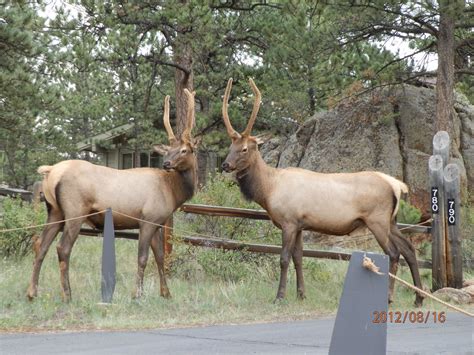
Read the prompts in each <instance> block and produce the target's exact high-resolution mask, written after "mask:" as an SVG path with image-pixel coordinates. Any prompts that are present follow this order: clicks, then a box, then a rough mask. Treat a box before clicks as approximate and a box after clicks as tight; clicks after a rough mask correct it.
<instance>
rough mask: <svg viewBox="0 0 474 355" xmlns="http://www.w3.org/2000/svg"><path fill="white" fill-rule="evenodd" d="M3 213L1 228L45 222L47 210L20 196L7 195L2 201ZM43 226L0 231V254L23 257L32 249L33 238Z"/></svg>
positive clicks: (0, 219) (0, 220)
mask: <svg viewBox="0 0 474 355" xmlns="http://www.w3.org/2000/svg"><path fill="white" fill-rule="evenodd" d="M2 208H3V213H2V216H1V218H0V230H4V229H13V228H21V227H27V226H32V225H37V224H42V223H45V220H46V211H45V208H44V207H43V206H41V208H37V209H35V208H33V205H32V204H30V203H28V202H24V201H22V200H21V199H20V198H11V197H7V198H5V199H4V200H3V201H2ZM41 230H42V228H36V229H23V230H18V231H11V232H6V233H0V255H1V256H3V257H22V256H25V255H27V254H28V253H29V252H30V251H31V250H32V247H31V246H32V242H33V240H32V238H33V236H34V235H35V234H38V233H40V232H41Z"/></svg>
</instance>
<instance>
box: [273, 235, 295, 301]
mask: <svg viewBox="0 0 474 355" xmlns="http://www.w3.org/2000/svg"><path fill="white" fill-rule="evenodd" d="M296 232H297V231H296V228H295V227H294V226H287V227H284V228H283V233H282V234H283V242H282V244H283V245H282V250H281V254H280V285H279V286H278V292H277V296H276V300H275V301H278V300H281V299H283V298H285V293H286V279H287V276H288V265H289V264H290V256H291V255H292V254H293V248H294V246H295V239H296Z"/></svg>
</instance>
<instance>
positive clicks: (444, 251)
mask: <svg viewBox="0 0 474 355" xmlns="http://www.w3.org/2000/svg"><path fill="white" fill-rule="evenodd" d="M450 143H451V140H450V138H449V134H448V132H446V131H438V132H437V133H436V134H435V135H434V137H433V155H439V156H441V158H442V166H441V172H440V173H441V176H440V179H439V187H440V188H441V191H440V198H441V199H442V204H440V205H439V206H440V211H439V213H438V218H439V220H440V222H439V223H438V232H437V233H439V235H438V236H437V238H438V239H437V242H438V245H433V247H435V246H436V247H437V248H438V251H437V253H438V256H439V265H440V270H441V271H440V273H439V277H438V280H440V281H442V283H441V284H438V285H435V282H436V280H435V275H433V291H435V290H437V289H439V288H442V287H446V286H447V285H448V283H449V281H448V280H450V279H452V278H453V275H452V270H451V268H450V267H449V266H448V264H449V261H448V257H449V256H448V254H449V253H448V248H449V246H448V240H447V236H446V223H445V220H444V216H445V204H444V193H443V191H444V188H443V187H442V186H443V185H444V179H443V169H444V167H445V166H446V165H447V164H448V162H449V147H450ZM438 164H439V163H438ZM430 174H431V171H430ZM430 179H431V177H430ZM441 195H443V196H441ZM431 198H433V191H432V190H431ZM432 214H433V213H432ZM432 235H433V240H434V239H435V234H432ZM435 244H436V242H435ZM433 270H434V269H433Z"/></svg>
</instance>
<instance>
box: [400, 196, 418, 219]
mask: <svg viewBox="0 0 474 355" xmlns="http://www.w3.org/2000/svg"><path fill="white" fill-rule="evenodd" d="M420 217H421V211H420V210H419V209H418V208H416V207H415V206H413V205H410V204H409V203H408V202H406V201H404V200H400V206H399V209H398V214H397V222H398V223H406V224H417V223H419V222H420Z"/></svg>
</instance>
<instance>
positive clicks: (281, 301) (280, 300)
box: [273, 296, 285, 304]
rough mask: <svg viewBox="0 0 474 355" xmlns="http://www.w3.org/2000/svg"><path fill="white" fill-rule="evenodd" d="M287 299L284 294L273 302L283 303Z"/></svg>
mask: <svg viewBox="0 0 474 355" xmlns="http://www.w3.org/2000/svg"><path fill="white" fill-rule="evenodd" d="M284 301H285V298H284V297H283V296H277V297H276V298H275V300H274V301H273V304H282V303H283V302H284Z"/></svg>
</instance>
